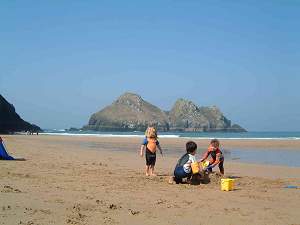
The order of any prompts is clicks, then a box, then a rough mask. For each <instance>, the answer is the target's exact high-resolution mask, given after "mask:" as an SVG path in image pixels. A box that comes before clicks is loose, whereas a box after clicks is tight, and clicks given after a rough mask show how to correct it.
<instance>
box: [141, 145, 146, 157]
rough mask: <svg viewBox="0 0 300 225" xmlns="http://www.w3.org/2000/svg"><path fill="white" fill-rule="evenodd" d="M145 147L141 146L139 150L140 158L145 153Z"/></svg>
mask: <svg viewBox="0 0 300 225" xmlns="http://www.w3.org/2000/svg"><path fill="white" fill-rule="evenodd" d="M145 147H146V146H145V145H141V150H140V156H141V157H143V156H144V151H145Z"/></svg>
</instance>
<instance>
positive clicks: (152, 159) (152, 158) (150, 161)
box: [146, 148, 156, 166]
mask: <svg viewBox="0 0 300 225" xmlns="http://www.w3.org/2000/svg"><path fill="white" fill-rule="evenodd" d="M155 163H156V152H154V153H153V152H151V151H150V150H149V149H148V148H147V149H146V165H147V166H155Z"/></svg>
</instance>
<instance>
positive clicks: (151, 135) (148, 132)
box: [145, 127, 157, 139]
mask: <svg viewBox="0 0 300 225" xmlns="http://www.w3.org/2000/svg"><path fill="white" fill-rule="evenodd" d="M145 135H146V137H147V138H155V139H157V131H156V129H155V127H148V128H147V130H146V133H145Z"/></svg>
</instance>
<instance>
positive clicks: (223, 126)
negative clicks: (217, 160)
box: [83, 93, 246, 132]
mask: <svg viewBox="0 0 300 225" xmlns="http://www.w3.org/2000/svg"><path fill="white" fill-rule="evenodd" d="M148 125H154V126H156V127H157V128H158V130H160V131H182V132H195V131H196V132H216V131H222V132H246V130H245V129H244V128H242V127H241V126H239V125H237V124H234V125H232V124H231V121H230V120H229V119H227V118H226V117H225V116H224V115H223V113H222V112H221V111H220V109H218V108H217V107H216V106H212V107H203V106H201V107H200V106H197V105H196V104H195V103H193V102H192V101H189V100H185V99H178V100H177V101H176V102H175V104H174V106H173V107H172V109H171V110H170V111H166V112H165V111H163V110H161V109H160V108H158V107H157V106H155V105H153V104H151V103H149V102H147V101H145V100H144V99H142V97H141V96H139V95H137V94H133V93H125V94H123V95H122V96H120V97H119V98H118V99H117V100H116V101H114V102H113V103H112V104H111V105H109V106H107V107H105V108H104V109H102V110H100V111H99V112H96V113H94V114H93V115H92V116H91V117H90V120H89V122H88V125H86V126H84V127H83V129H84V130H97V131H144V130H145V129H146V128H147V126H148Z"/></svg>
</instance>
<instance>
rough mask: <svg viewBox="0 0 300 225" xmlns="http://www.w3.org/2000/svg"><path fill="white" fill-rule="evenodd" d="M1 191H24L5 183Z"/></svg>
mask: <svg viewBox="0 0 300 225" xmlns="http://www.w3.org/2000/svg"><path fill="white" fill-rule="evenodd" d="M1 192H2V193H22V191H20V190H19V189H16V188H13V187H11V186H9V185H4V186H3V188H2V190H1Z"/></svg>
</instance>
